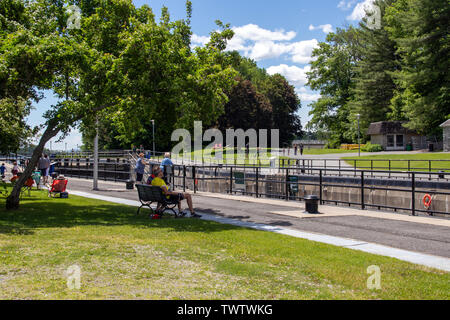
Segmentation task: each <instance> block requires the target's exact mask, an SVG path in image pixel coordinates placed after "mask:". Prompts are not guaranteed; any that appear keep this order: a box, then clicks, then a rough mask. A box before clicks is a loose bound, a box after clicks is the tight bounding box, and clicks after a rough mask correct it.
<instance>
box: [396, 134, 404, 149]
mask: <svg viewBox="0 0 450 320" xmlns="http://www.w3.org/2000/svg"><path fill="white" fill-rule="evenodd" d="M396 138H397V139H396V140H397V147H403V135H402V134H398V135H397V137H396Z"/></svg>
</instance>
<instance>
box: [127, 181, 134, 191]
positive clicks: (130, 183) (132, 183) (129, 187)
mask: <svg viewBox="0 0 450 320" xmlns="http://www.w3.org/2000/svg"><path fill="white" fill-rule="evenodd" d="M133 189H134V181H133V180H127V190H133Z"/></svg>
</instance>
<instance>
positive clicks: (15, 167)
mask: <svg viewBox="0 0 450 320" xmlns="http://www.w3.org/2000/svg"><path fill="white" fill-rule="evenodd" d="M11 173H12V175H13V177H15V176H17V174H18V173H19V166H18V165H17V161H14V162H13V168H12V170H11Z"/></svg>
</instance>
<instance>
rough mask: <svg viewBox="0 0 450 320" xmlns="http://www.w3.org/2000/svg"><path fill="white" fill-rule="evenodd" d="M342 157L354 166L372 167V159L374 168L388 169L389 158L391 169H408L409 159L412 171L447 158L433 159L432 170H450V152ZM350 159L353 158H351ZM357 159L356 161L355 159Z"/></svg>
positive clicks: (424, 169)
mask: <svg viewBox="0 0 450 320" xmlns="http://www.w3.org/2000/svg"><path fill="white" fill-rule="evenodd" d="M342 159H344V160H346V162H347V163H348V164H350V165H352V166H354V165H355V162H356V167H357V168H360V169H369V170H370V168H371V160H373V167H374V170H388V168H389V160H391V170H399V171H404V170H408V160H410V161H409V167H410V170H411V171H428V170H429V161H428V160H445V161H434V162H433V161H432V162H431V170H432V171H440V170H443V171H448V172H450V153H443V152H438V153H419V154H417V153H416V154H408V153H405V154H389V155H377V154H376V153H374V155H370V156H362V157H359V158H358V157H357V156H356V157H343V158H342ZM349 159H353V161H352V160H349ZM356 159H358V160H356ZM355 160H356V161H355Z"/></svg>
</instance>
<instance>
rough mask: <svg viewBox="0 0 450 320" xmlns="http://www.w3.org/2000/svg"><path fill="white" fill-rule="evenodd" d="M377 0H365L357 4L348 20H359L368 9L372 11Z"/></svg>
mask: <svg viewBox="0 0 450 320" xmlns="http://www.w3.org/2000/svg"><path fill="white" fill-rule="evenodd" d="M374 1H375V0H364V1H363V2H360V3H358V4H357V5H356V7H355V8H354V9H353V12H352V13H351V15H349V16H348V17H347V20H351V21H358V20H361V19H362V18H364V17H365V16H366V11H372V9H373V6H374Z"/></svg>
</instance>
